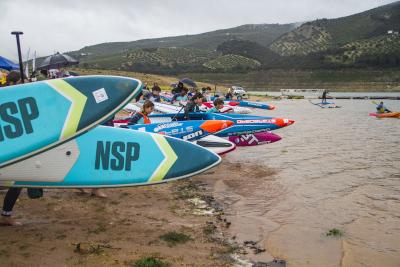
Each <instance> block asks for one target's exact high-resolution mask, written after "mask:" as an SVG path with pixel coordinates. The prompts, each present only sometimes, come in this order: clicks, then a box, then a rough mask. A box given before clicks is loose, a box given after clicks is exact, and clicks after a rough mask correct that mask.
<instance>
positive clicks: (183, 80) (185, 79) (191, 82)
mask: <svg viewBox="0 0 400 267" xmlns="http://www.w3.org/2000/svg"><path fill="white" fill-rule="evenodd" d="M180 82H181V83H183V84H186V85H189V86H190V87H194V88H195V87H197V84H196V83H195V82H194V81H193V80H191V79H189V78H183V79H181V80H180Z"/></svg>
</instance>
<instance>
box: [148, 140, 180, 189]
mask: <svg viewBox="0 0 400 267" xmlns="http://www.w3.org/2000/svg"><path fill="white" fill-rule="evenodd" d="M152 137H153V139H154V141H156V143H157V144H158V147H159V148H160V150H161V152H163V154H164V157H165V158H164V160H163V161H162V162H161V164H160V165H159V166H158V168H157V169H156V170H155V171H154V173H153V175H152V176H151V177H150V179H149V182H153V183H155V182H160V181H161V180H162V179H163V178H164V177H165V175H166V174H167V173H168V171H169V170H170V169H171V167H172V165H174V163H175V161H176V160H177V159H178V156H177V155H176V154H175V152H174V151H173V150H172V148H171V146H170V145H169V144H168V142H167V140H165V138H164V137H163V136H162V135H158V134H152Z"/></svg>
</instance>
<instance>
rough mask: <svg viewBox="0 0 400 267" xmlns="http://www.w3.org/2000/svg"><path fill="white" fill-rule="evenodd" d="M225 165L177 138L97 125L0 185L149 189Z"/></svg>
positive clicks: (17, 167)
mask: <svg viewBox="0 0 400 267" xmlns="http://www.w3.org/2000/svg"><path fill="white" fill-rule="evenodd" d="M220 161H221V158H220V157H219V156H218V155H216V154H215V153H213V152H210V151H209V150H207V149H205V148H202V147H200V146H198V145H195V144H193V143H190V142H186V141H183V140H180V139H177V138H173V137H168V136H163V135H159V134H152V133H145V132H140V131H132V130H129V129H121V128H113V127H105V126H98V127H96V128H94V129H93V130H91V131H89V132H87V133H85V134H83V135H80V136H79V137H77V138H76V139H73V140H70V141H68V142H66V143H64V144H62V145H59V146H57V147H54V148H52V149H50V150H47V151H45V152H42V153H40V154H38V155H36V156H34V157H31V158H28V159H25V160H23V161H21V162H18V163H15V164H12V165H10V166H7V167H4V168H2V169H0V185H1V186H12V187H49V188H84V187H87V188H96V187H122V186H136V185H149V184H156V183H162V182H167V181H170V180H176V179H182V178H187V177H190V176H193V175H195V174H198V173H200V172H203V171H205V170H208V169H209V168H211V167H213V166H216V165H217V164H218V163H219V162H220Z"/></svg>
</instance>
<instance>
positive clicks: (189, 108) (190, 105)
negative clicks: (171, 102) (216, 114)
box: [185, 100, 200, 120]
mask: <svg viewBox="0 0 400 267" xmlns="http://www.w3.org/2000/svg"><path fill="white" fill-rule="evenodd" d="M189 112H200V108H199V106H197V104H196V103H195V102H194V101H193V100H190V101H188V102H187V103H186V107H185V120H189V119H190V118H189Z"/></svg>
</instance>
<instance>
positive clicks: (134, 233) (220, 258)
mask: <svg viewBox="0 0 400 267" xmlns="http://www.w3.org/2000/svg"><path fill="white" fill-rule="evenodd" d="M182 185H183V186H185V182H184V181H182V182H173V183H169V184H163V185H158V186H149V187H135V188H123V189H107V190H104V191H105V192H106V193H107V194H108V195H109V198H107V199H99V198H96V197H93V196H90V195H88V194H82V193H79V192H77V191H76V190H45V193H44V197H43V198H41V199H29V198H28V197H27V194H26V191H25V190H24V191H23V192H22V194H21V197H20V199H19V201H18V202H17V205H16V207H15V209H14V211H15V218H16V219H19V220H20V221H21V222H22V223H24V225H23V226H18V227H6V226H2V227H0V231H1V235H0V243H1V244H2V245H1V246H0V262H1V264H0V265H1V266H132V262H134V261H135V260H137V259H139V258H141V257H144V256H154V257H157V258H160V259H162V260H163V261H165V262H168V263H170V264H171V266H230V265H231V261H230V260H229V257H228V256H227V255H229V251H230V248H229V246H225V245H222V244H220V242H217V241H215V240H214V241H213V240H212V239H210V237H209V236H208V235H207V234H205V233H204V231H203V229H204V228H205V227H206V226H207V222H214V221H215V216H205V215H194V214H193V207H192V205H190V203H189V202H188V201H187V199H186V197H183V196H182V195H181V193H182V192H176V191H175V188H176V187H178V186H182ZM4 194H5V191H2V192H1V197H2V198H4ZM215 224H216V225H217V223H215ZM171 231H175V232H178V233H184V234H186V235H188V236H190V238H191V239H190V240H189V241H187V242H186V243H184V244H177V245H176V246H171V245H170V244H169V243H167V242H165V241H163V240H161V239H160V236H161V235H163V234H166V233H168V232H171ZM227 253H228V254H227Z"/></svg>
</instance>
